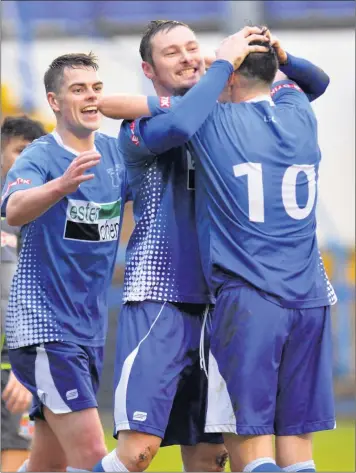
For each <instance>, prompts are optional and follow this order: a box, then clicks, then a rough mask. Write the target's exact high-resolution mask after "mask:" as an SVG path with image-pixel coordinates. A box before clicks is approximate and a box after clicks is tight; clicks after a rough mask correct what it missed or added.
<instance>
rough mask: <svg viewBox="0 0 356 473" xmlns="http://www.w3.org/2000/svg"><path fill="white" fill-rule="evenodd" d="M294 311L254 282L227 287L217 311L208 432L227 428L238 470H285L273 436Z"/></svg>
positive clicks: (232, 460)
mask: <svg viewBox="0 0 356 473" xmlns="http://www.w3.org/2000/svg"><path fill="white" fill-rule="evenodd" d="M290 323H291V322H290V318H289V317H288V311H286V310H285V309H282V308H281V307H279V306H278V305H277V304H274V303H272V302H270V301H268V300H266V299H264V298H263V297H262V296H261V295H260V293H259V292H258V291H257V290H256V289H255V288H253V287H251V286H249V285H236V286H233V287H231V288H228V287H227V288H225V289H222V291H221V292H220V294H219V297H218V300H217V304H216V306H215V311H214V315H213V326H212V336H211V349H210V354H209V380H208V385H209V387H208V411H207V419H206V426H205V432H223V433H224V440H225V446H226V448H227V450H228V452H229V457H230V463H231V467H232V470H233V471H243V470H244V469H245V471H281V470H280V468H279V467H278V466H277V465H276V464H275V459H274V448H273V442H272V436H273V434H274V416H275V406H276V397H277V385H278V368H279V363H280V360H281V356H282V351H283V345H284V342H285V340H286V338H287V336H288V331H289V325H290Z"/></svg>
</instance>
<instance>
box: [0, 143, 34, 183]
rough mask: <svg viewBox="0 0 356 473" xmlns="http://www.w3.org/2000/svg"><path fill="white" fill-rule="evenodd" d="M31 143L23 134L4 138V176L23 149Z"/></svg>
mask: <svg viewBox="0 0 356 473" xmlns="http://www.w3.org/2000/svg"><path fill="white" fill-rule="evenodd" d="M29 144H30V141H28V140H25V139H24V138H23V137H22V136H12V137H10V138H7V139H5V140H4V142H3V145H2V152H1V154H2V172H1V174H2V176H6V174H7V173H8V172H9V170H10V168H11V167H12V165H13V164H14V162H15V161H16V159H17V158H18V157H19V156H20V154H21V153H22V151H23V150H24V149H25V148H26V146H27V145H29Z"/></svg>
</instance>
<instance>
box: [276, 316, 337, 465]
mask: <svg viewBox="0 0 356 473" xmlns="http://www.w3.org/2000/svg"><path fill="white" fill-rule="evenodd" d="M332 361H333V360H332V329H331V317H330V307H320V308H313V309H303V310H296V311H294V324H293V328H292V330H291V332H290V336H289V339H288V341H287V343H286V345H285V349H284V352H283V358H282V362H281V366H280V373H279V389H278V396H277V408H276V421H275V426H276V435H277V437H276V453H277V461H278V464H279V465H280V466H281V467H283V468H287V469H288V471H313V469H314V470H315V465H314V463H313V454H312V432H316V431H320V430H329V429H333V428H334V426H335V412H334V398H333V379H332Z"/></svg>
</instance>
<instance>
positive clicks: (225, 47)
mask: <svg viewBox="0 0 356 473" xmlns="http://www.w3.org/2000/svg"><path fill="white" fill-rule="evenodd" d="M253 41H260V42H262V43H264V42H265V43H268V44H269V38H268V37H267V36H266V35H264V34H263V30H262V29H261V28H258V27H257V26H245V28H243V29H242V30H240V31H239V32H238V33H235V34H233V35H232V36H228V37H227V38H225V39H224V40H223V41H222V43H221V44H220V47H219V49H218V50H217V51H216V59H225V60H226V61H229V62H230V63H231V64H232V65H233V67H234V71H235V70H236V69H238V68H239V67H240V65H241V64H242V62H243V61H244V59H245V57H246V56H247V55H248V54H250V53H267V52H268V50H269V49H268V44H267V46H260V45H252V44H250V43H252V42H253Z"/></svg>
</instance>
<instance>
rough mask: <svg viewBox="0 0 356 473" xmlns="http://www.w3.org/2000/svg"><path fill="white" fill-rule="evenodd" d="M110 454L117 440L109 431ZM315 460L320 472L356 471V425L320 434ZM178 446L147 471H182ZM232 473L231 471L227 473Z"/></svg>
mask: <svg viewBox="0 0 356 473" xmlns="http://www.w3.org/2000/svg"><path fill="white" fill-rule="evenodd" d="M106 441H107V445H108V448H109V451H110V450H112V449H114V448H115V444H116V441H115V439H113V438H112V436H111V431H107V432H106ZM314 460H315V463H316V467H317V470H318V471H342V472H344V471H345V472H349V471H352V472H354V471H355V425H354V423H353V422H351V421H343V422H341V421H340V422H338V424H337V429H336V430H333V431H326V432H319V433H317V434H315V437H314ZM182 469H183V468H182V460H181V457H180V450H179V447H165V448H161V449H160V451H159V452H158V454H157V455H156V457H155V459H154V460H153V462H152V464H151V466H150V467H149V469H148V470H147V471H165V472H171V471H182ZM228 471H229V470H228Z"/></svg>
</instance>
